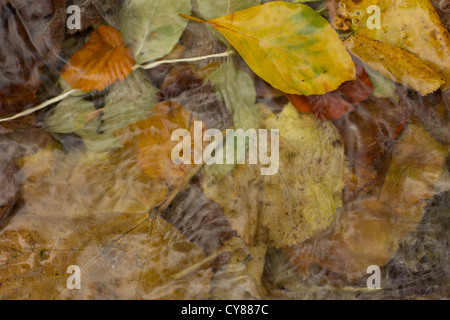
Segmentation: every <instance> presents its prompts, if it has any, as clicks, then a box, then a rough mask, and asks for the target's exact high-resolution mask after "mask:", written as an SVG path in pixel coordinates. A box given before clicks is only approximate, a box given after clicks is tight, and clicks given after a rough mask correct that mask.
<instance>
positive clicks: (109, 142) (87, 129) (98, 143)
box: [76, 118, 123, 153]
mask: <svg viewBox="0 0 450 320" xmlns="http://www.w3.org/2000/svg"><path fill="white" fill-rule="evenodd" d="M101 126H102V123H101V121H100V119H98V118H97V119H94V120H92V121H91V122H89V123H87V124H86V125H85V126H84V127H83V128H81V129H78V130H77V131H76V134H77V135H78V136H80V137H81V138H83V142H84V145H85V146H86V148H87V149H88V150H89V151H93V152H98V153H102V152H106V151H109V150H112V149H117V148H122V147H123V146H122V144H120V143H119V141H117V139H116V138H115V137H114V135H113V134H112V133H111V132H102V131H101Z"/></svg>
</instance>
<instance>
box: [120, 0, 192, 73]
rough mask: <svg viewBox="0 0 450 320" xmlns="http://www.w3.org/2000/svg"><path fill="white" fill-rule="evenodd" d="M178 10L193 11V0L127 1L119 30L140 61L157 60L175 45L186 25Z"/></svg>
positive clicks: (182, 11) (137, 60)
mask: <svg viewBox="0 0 450 320" xmlns="http://www.w3.org/2000/svg"><path fill="white" fill-rule="evenodd" d="M179 13H183V14H190V13H191V1H190V0H126V1H125V3H124V5H123V7H122V10H121V17H122V26H121V28H120V32H121V33H122V34H123V37H124V39H125V43H126V45H127V46H130V49H131V51H132V52H133V53H134V56H135V58H136V62H137V63H140V64H143V63H145V62H148V61H152V60H156V59H158V58H161V57H163V56H165V55H166V54H168V53H169V52H170V51H171V50H172V49H173V47H174V46H175V45H176V44H177V42H178V40H179V39H180V36H181V34H182V33H183V31H184V29H185V28H186V25H187V21H186V20H185V19H182V18H180V17H179V16H178V14H179Z"/></svg>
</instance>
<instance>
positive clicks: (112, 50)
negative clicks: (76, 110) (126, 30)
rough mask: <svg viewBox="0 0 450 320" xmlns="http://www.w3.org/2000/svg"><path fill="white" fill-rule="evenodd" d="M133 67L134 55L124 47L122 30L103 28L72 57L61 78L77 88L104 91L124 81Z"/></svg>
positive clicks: (95, 32)
mask: <svg viewBox="0 0 450 320" xmlns="http://www.w3.org/2000/svg"><path fill="white" fill-rule="evenodd" d="M134 65H135V62H134V59H133V54H132V53H131V51H130V49H127V48H125V46H124V43H123V39H122V36H121V35H120V33H119V31H117V30H116V29H114V28H113V27H110V26H104V25H102V26H100V27H98V28H97V29H96V30H95V31H94V32H93V33H92V34H91V37H90V38H89V40H88V42H87V43H86V44H85V45H84V46H83V47H82V48H81V49H80V50H79V51H77V52H75V53H74V54H73V55H72V57H71V58H70V61H69V62H68V63H67V64H66V65H65V66H64V68H63V70H62V72H61V75H62V77H63V78H64V79H65V80H66V82H67V83H68V84H69V85H70V86H71V87H72V88H74V89H80V90H83V91H85V92H87V91H91V90H100V91H101V90H103V89H105V88H106V87H107V86H109V85H111V84H113V83H114V82H116V81H122V80H124V79H125V78H126V77H127V76H128V74H130V73H131V71H132V68H133V66H134Z"/></svg>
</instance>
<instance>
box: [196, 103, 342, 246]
mask: <svg viewBox="0 0 450 320" xmlns="http://www.w3.org/2000/svg"><path fill="white" fill-rule="evenodd" d="M262 119H263V124H264V125H263V127H265V128H267V129H269V132H270V129H278V130H280V152H279V154H280V155H279V156H280V159H279V172H278V173H276V174H274V175H271V176H261V175H260V171H259V166H255V165H238V166H237V167H236V169H234V170H233V171H231V172H230V173H229V174H228V175H226V176H225V177H224V178H223V179H222V180H220V181H219V182H217V183H216V184H214V183H211V181H210V180H209V179H210V178H209V177H208V176H205V180H204V183H203V186H204V190H205V194H206V195H207V196H208V197H210V198H211V199H213V200H214V201H215V202H217V203H218V204H220V205H221V206H222V207H223V208H224V211H225V215H226V216H227V217H228V219H229V221H230V224H231V226H232V228H233V229H234V230H236V232H237V233H238V235H239V236H240V237H242V238H244V239H245V240H246V241H247V243H250V244H255V243H259V242H260V241H263V242H267V243H270V244H272V245H273V246H275V247H283V246H286V245H290V244H294V243H297V242H300V241H303V240H304V239H307V238H308V237H310V236H312V235H314V234H315V233H317V232H318V231H320V230H323V229H324V228H326V227H327V226H328V225H329V224H330V223H331V222H332V221H333V219H334V217H335V211H336V209H337V208H338V207H340V206H342V201H341V192H342V188H343V186H344V173H345V159H344V149H343V145H342V144H337V143H335V142H336V141H340V136H339V134H338V133H337V130H336V128H334V126H333V125H332V124H331V123H329V122H321V121H319V120H318V119H317V118H316V117H315V116H314V115H310V114H301V113H299V112H298V111H297V110H296V109H295V108H294V107H293V106H292V105H291V104H288V105H287V106H286V107H285V108H284V110H283V111H282V113H280V114H279V115H274V114H273V113H272V112H270V111H268V110H265V111H264V112H262Z"/></svg>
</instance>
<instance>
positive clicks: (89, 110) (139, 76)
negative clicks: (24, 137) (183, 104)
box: [45, 70, 157, 152]
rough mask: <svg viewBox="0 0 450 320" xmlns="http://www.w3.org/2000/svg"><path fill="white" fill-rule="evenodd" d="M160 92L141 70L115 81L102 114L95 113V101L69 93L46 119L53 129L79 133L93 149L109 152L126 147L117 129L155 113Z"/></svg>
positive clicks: (89, 147)
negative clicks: (118, 135) (118, 137)
mask: <svg viewBox="0 0 450 320" xmlns="http://www.w3.org/2000/svg"><path fill="white" fill-rule="evenodd" d="M156 93H157V90H156V88H154V87H153V86H152V85H151V84H150V82H149V80H148V79H147V77H146V76H145V73H144V72H143V71H142V70H138V71H135V72H133V73H132V74H130V75H129V76H128V77H127V78H126V79H125V80H124V81H122V82H117V83H115V84H114V85H113V87H112V88H111V92H110V93H109V95H108V96H107V97H106V101H105V107H104V108H103V110H99V114H97V115H96V114H95V111H96V109H95V107H94V104H93V103H92V102H89V101H86V100H84V99H83V98H81V97H69V98H67V99H66V100H64V101H62V102H61V103H60V104H58V105H57V107H56V109H55V112H54V113H53V114H52V115H49V116H47V118H46V119H45V122H46V123H47V125H48V127H49V129H50V130H51V131H52V132H57V133H76V134H77V135H78V136H80V137H81V138H83V141H84V144H85V146H86V148H87V149H88V150H90V151H93V152H106V151H108V150H111V149H116V148H121V147H122V144H120V143H119V142H118V141H117V139H116V137H115V136H114V134H113V132H114V131H115V130H117V129H120V128H123V127H125V126H127V125H129V124H132V123H135V122H138V121H140V120H144V119H146V118H148V117H149V116H151V113H150V111H151V110H152V108H153V106H154V105H155V103H156ZM100 111H103V112H102V113H100ZM96 116H97V117H96ZM95 117H96V118H95Z"/></svg>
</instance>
